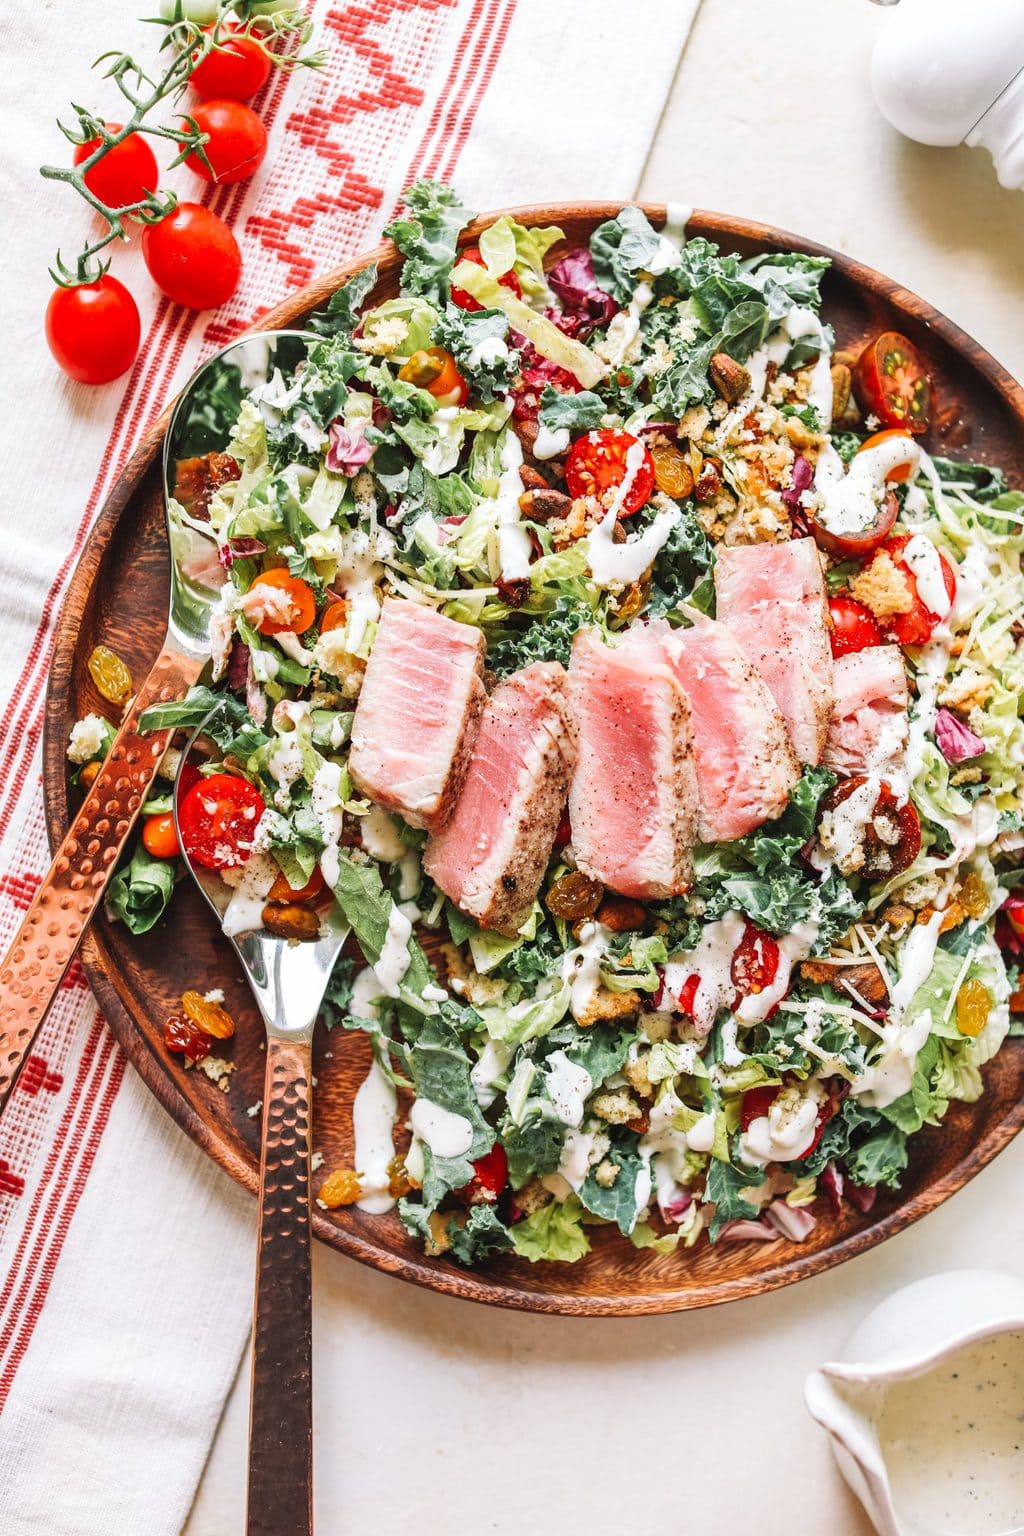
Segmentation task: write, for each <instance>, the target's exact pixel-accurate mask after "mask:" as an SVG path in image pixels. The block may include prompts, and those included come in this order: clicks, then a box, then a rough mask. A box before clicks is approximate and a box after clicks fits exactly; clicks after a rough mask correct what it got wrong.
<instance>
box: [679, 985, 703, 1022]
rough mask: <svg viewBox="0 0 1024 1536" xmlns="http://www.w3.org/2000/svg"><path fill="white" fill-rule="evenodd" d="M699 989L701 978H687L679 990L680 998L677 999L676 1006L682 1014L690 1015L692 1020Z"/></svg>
mask: <svg viewBox="0 0 1024 1536" xmlns="http://www.w3.org/2000/svg"><path fill="white" fill-rule="evenodd" d="M699 987H700V977H699V976H687V978H686V980H685V981H684V982H683V984H682V986H681V987H680V988H679V996H678V997H677V998H676V1005H677V1007H678V1009H679V1012H680V1013H688V1014H689V1015H690V1017H691V1018H692V1017H693V1005H694V1004H695V1003H696V1001H697V991H698V988H699Z"/></svg>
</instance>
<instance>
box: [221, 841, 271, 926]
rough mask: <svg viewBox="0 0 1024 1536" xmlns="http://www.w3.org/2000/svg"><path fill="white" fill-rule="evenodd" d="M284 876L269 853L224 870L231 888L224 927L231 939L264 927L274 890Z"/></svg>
mask: <svg viewBox="0 0 1024 1536" xmlns="http://www.w3.org/2000/svg"><path fill="white" fill-rule="evenodd" d="M279 874H280V870H279V869H278V867H277V864H276V863H275V862H274V860H273V859H272V858H271V857H270V855H269V854H268V853H253V854H251V855H250V856H249V858H248V859H247V860H246V861H245V863H244V864H240V865H238V866H237V868H235V869H222V870H221V871H220V877H221V879H222V880H223V881H224V884H225V885H227V886H229V887H230V888H231V896H230V898H229V900H228V904H227V906H226V907H225V908H224V915H223V917H222V918H221V927H222V928H223V930H224V932H225V933H226V934H227V936H228V938H229V939H231V938H234V937H235V936H236V935H237V934H239V933H251V932H252V931H253V929H255V928H262V927H263V908H264V907H265V906H266V904H267V894H268V892H269V890H270V887H271V886H272V885H273V883H274V881H275V880H276V879H277V877H278V875H279Z"/></svg>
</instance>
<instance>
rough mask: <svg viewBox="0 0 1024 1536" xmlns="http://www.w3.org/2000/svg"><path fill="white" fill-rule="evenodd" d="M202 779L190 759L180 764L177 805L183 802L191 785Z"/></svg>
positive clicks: (187, 758)
mask: <svg viewBox="0 0 1024 1536" xmlns="http://www.w3.org/2000/svg"><path fill="white" fill-rule="evenodd" d="M202 777H203V776H202V774H201V773H200V772H199V769H198V768H197V767H196V765H195V763H194V762H193V761H192V759H191V758H190V757H186V759H185V761H184V762H183V763H182V765H181V767H180V769H179V770H178V787H177V796H178V804H179V805H180V804H181V802H182V801H183V800H184V798H185V796H186V795H187V794H188V792H189V790H190V789H191V788H192V787H193V785H195V784H199V783H200V782H201V781H202Z"/></svg>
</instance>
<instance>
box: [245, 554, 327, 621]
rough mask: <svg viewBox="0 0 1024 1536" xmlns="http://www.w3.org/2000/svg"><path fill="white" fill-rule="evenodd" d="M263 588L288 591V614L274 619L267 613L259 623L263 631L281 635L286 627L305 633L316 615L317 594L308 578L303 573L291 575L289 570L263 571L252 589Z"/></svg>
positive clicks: (252, 590)
mask: <svg viewBox="0 0 1024 1536" xmlns="http://www.w3.org/2000/svg"><path fill="white" fill-rule="evenodd" d="M263 588H269V589H272V590H274V591H277V592H283V593H284V594H285V595H286V597H287V599H288V617H287V619H272V618H270V617H269V616H268V617H267V618H264V619H260V621H259V623H258V624H257V626H256V628H257V629H258V630H259V632H260V634H261V635H279V634H281V632H282V631H283V630H291V632H292V634H294V635H304V634H305V633H306V630H307V629H309V627H310V625H311V624H312V623H313V621H314V619H315V618H316V598H315V596H314V595H313V588H312V587H311V586H310V585H309V582H308V581H303V580H302V577H301V576H292V575H291V573H290V572H289V571H286V570H284V569H279V570H274V571H264V572H263V574H262V576H257V577H256V580H255V581H254V582H253V584H252V586H251V587H250V588H249V591H250V592H254V591H257V590H258V589H263Z"/></svg>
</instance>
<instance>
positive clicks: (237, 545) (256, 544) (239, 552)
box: [217, 536, 267, 571]
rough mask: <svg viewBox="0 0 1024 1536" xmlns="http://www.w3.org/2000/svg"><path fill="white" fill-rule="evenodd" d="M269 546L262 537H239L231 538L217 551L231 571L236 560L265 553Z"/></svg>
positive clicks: (226, 568) (221, 561)
mask: <svg viewBox="0 0 1024 1536" xmlns="http://www.w3.org/2000/svg"><path fill="white" fill-rule="evenodd" d="M266 552H267V546H266V545H265V544H264V542H263V540H262V539H252V538H246V537H241V536H240V537H239V538H237V539H229V540H228V542H227V543H226V544H222V545H221V546H220V549H219V550H218V551H217V557H218V559H219V560H220V563H221V565H222V566H223V567H224V569H225V570H226V571H230V569H231V567H232V566H233V565H234V563H235V561H236V560H251V559H253V557H254V556H256V555H265V554H266Z"/></svg>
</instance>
